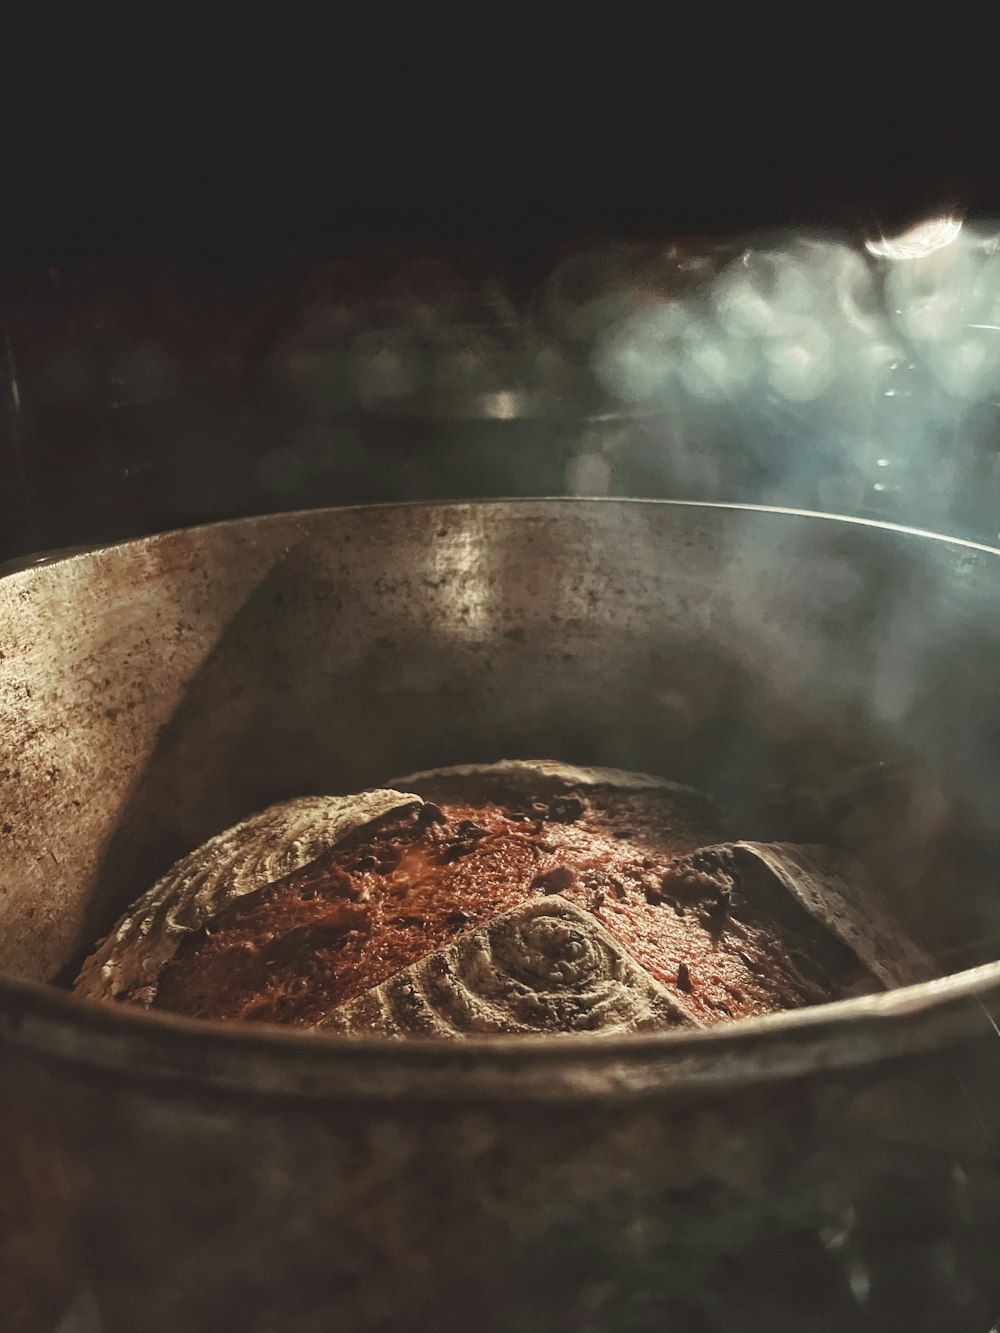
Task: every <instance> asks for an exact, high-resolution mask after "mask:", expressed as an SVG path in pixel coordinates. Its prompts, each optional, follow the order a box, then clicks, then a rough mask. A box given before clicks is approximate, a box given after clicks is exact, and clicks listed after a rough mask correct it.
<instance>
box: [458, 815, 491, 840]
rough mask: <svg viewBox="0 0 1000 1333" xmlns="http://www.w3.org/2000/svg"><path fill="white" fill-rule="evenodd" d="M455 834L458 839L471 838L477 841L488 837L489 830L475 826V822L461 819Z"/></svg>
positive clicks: (480, 825) (478, 825)
mask: <svg viewBox="0 0 1000 1333" xmlns="http://www.w3.org/2000/svg"><path fill="white" fill-rule="evenodd" d="M456 831H457V833H458V836H459V837H460V838H463V839H468V838H471V839H473V840H475V841H478V840H479V839H480V838H486V837H489V832H490V831H489V829H488V828H483V826H482V824H477V823H476V822H475V820H472V819H463V820H461V821H460V822H459V824H458V828H457V830H456Z"/></svg>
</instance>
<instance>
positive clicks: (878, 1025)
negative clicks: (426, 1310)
mask: <svg viewBox="0 0 1000 1333" xmlns="http://www.w3.org/2000/svg"><path fill="white" fill-rule="evenodd" d="M640 504H641V505H651V506H652V505H657V506H666V505H670V506H674V507H676V508H683V509H719V510H729V511H735V512H739V513H747V512H750V513H765V514H773V515H781V516H787V517H799V518H807V519H822V520H824V521H826V522H830V523H839V524H852V525H855V526H859V527H863V528H874V529H879V530H883V531H888V532H893V533H896V534H899V535H902V536H909V537H920V538H924V539H931V540H933V541H937V542H941V543H944V544H945V545H947V546H950V547H956V548H959V549H963V550H972V551H977V552H981V553H983V554H986V555H990V556H993V557H1000V549H998V548H996V547H992V546H987V545H985V544H983V543H979V542H974V541H970V540H967V539H965V538H957V537H948V536H946V535H944V534H941V533H935V532H928V531H925V530H923V529H920V528H912V527H907V526H903V525H900V524H895V523H888V522H884V521H880V520H871V519H862V518H854V517H851V516H848V515H839V514H826V513H819V512H815V511H811V510H806V509H793V508H786V507H781V506H771V505H747V504H729V503H722V502H716V501H686V500H654V499H649V500H646V499H642V500H631V499H620V498H618V497H594V498H581V499H576V498H574V497H551V498H548V497H539V498H537V499H511V500H501V499H493V500H472V501H412V502H405V503H397V504H383V505H351V506H330V507H326V508H317V509H311V510H294V511H289V512H285V513H280V514H268V515H262V516H257V517H250V518H239V519H228V520H224V521H222V522H219V523H212V524H205V525H201V526H199V527H197V528H179V529H174V530H173V531H171V532H165V533H157V534H153V535H152V536H147V537H139V538H131V539H128V540H126V541H122V542H116V543H110V544H108V545H101V546H95V547H90V548H83V549H81V548H73V549H71V550H69V551H65V552H58V551H56V552H48V553H43V554H41V555H35V556H31V557H28V558H27V559H26V560H25V561H21V562H15V568H13V569H12V568H11V566H10V565H7V566H5V567H4V568H3V569H2V570H0V574H2V576H3V577H16V576H17V574H18V573H24V572H27V571H30V570H32V569H34V568H39V567H42V566H48V565H49V564H52V563H57V562H61V561H63V560H73V559H78V558H81V557H82V556H84V555H88V554H96V553H100V552H104V551H110V550H114V549H117V548H119V547H126V548H127V547H129V546H137V547H138V546H148V545H149V544H150V543H151V542H159V541H169V540H170V539H172V538H174V539H176V538H178V537H184V536H187V535H189V534H191V533H193V532H203V531H205V529H212V528H222V529H234V528H239V527H241V526H244V527H245V526H246V525H248V524H254V525H259V524H261V523H265V524H268V523H275V524H281V523H282V522H285V523H287V522H288V521H289V520H290V519H295V518H304V519H307V518H310V517H315V516H318V515H324V514H332V513H345V512H355V511H359V510H364V511H368V510H380V511H381V510H394V509H404V508H405V509H411V508H417V509H425V510H434V511H440V510H441V509H448V510H455V509H482V508H488V507H489V508H493V507H499V506H504V507H505V508H506V509H508V510H510V508H511V507H515V508H518V509H526V510H532V509H537V508H539V507H541V506H543V505H559V506H560V507H561V506H563V505H572V506H576V507H580V508H582V507H583V506H585V505H586V506H589V505H618V506H628V507H632V506H634V505H640ZM989 1002H992V1003H993V1008H994V1010H995V1011H996V1012H997V1013H1000V961H997V962H991V963H986V964H983V965H982V966H979V967H975V968H967V969H965V970H963V971H960V972H955V973H951V974H948V975H945V976H943V977H939V978H935V979H934V980H932V981H924V982H919V983H916V984H914V985H910V986H905V987H900V988H897V989H895V990H892V991H887V992H884V993H880V994H878V995H868V996H863V997H859V998H855V999H847V1000H838V1001H834V1002H832V1003H829V1004H824V1005H817V1006H815V1007H810V1008H807V1009H799V1010H793V1011H790V1012H788V1013H780V1014H770V1015H767V1016H765V1017H762V1018H751V1019H742V1020H740V1021H737V1022H735V1023H724V1024H719V1025H717V1026H715V1027H712V1028H709V1029H704V1030H700V1031H693V1032H688V1031H684V1032H679V1033H633V1034H627V1035H620V1036H593V1037H591V1038H589V1039H587V1038H583V1037H581V1036H580V1035H573V1034H563V1035H557V1036H544V1037H524V1036H520V1037H478V1038H469V1039H467V1040H464V1041H462V1042H460V1043H455V1042H450V1041H444V1040H435V1039H413V1040H410V1041H406V1042H394V1041H388V1040H385V1039H375V1038H355V1037H344V1036H342V1035H338V1034H331V1033H321V1032H316V1033H313V1032H303V1031H301V1030H299V1029H291V1028H287V1027H282V1026H278V1025H271V1024H258V1023H254V1024H236V1023H224V1022H212V1021H207V1020H204V1019H191V1018H186V1017H183V1016H181V1015H176V1014H170V1013H166V1012H162V1011H154V1010H145V1009H140V1008H138V1007H133V1006H129V1005H121V1004H115V1003H108V1002H100V1001H90V1000H83V999H81V998H79V997H77V996H74V995H72V994H71V993H70V992H67V991H64V990H61V989H59V988H57V987H56V986H54V985H51V984H49V983H42V982H28V981H19V980H16V979H14V978H11V977H3V976H0V1043H2V1044H5V1045H9V1046H11V1047H16V1048H21V1049H28V1050H31V1051H33V1052H35V1053H37V1054H40V1055H42V1056H44V1057H48V1058H49V1059H52V1060H56V1061H59V1062H66V1063H71V1064H74V1065H77V1066H82V1067H85V1068H87V1069H101V1070H103V1071H105V1072H111V1073H114V1074H117V1075H118V1076H119V1077H121V1078H124V1079H126V1080H128V1081H134V1080H137V1079H145V1078H147V1077H153V1078H156V1079H163V1078H166V1079H169V1080H172V1081H177V1080H179V1081H181V1082H183V1083H191V1082H193V1083H196V1084H199V1085H209V1086H212V1087H214V1088H217V1089H219V1090H223V1089H228V1090H231V1091H240V1092H255V1093H258V1094H264V1095H268V1096H273V1095H279V1096H293V1097H310V1098H311V1097H320V1098H322V1099H324V1100H342V1099H345V1098H347V1099H350V1100H357V1099H371V1098H374V1099H382V1098H384V1097H399V1096H410V1097H419V1098H432V1099H437V1098H448V1099H452V1098H456V1097H461V1098H469V1099H482V1098H484V1097H488V1098H490V1099H491V1100H495V1099H498V1098H499V1099H507V1098H514V1099H523V1098H529V1099H537V1100H567V1099H568V1100H575V1099H578V1098H581V1097H584V1098H594V1097H607V1096H615V1097H622V1096H642V1095H648V1094H651V1093H656V1092H663V1091H665V1090H668V1089H669V1090H670V1091H671V1092H683V1091H684V1090H686V1089H691V1090H695V1089H697V1088H705V1087H711V1088H713V1089H715V1090H722V1089H723V1088H725V1087H727V1086H740V1085H745V1084H747V1083H755V1082H761V1081H769V1080H773V1079H778V1078H781V1079H784V1078H789V1077H797V1076H808V1075H815V1074H821V1073H823V1072H824V1071H832V1070H835V1069H839V1068H844V1067H849V1066H857V1065H863V1064H869V1063H872V1062H874V1061H879V1060H883V1059H889V1058H898V1057H902V1056H905V1055H909V1054H916V1053H918V1052H920V1051H925V1050H928V1049H935V1048H939V1047H942V1046H948V1045H956V1044H959V1043H962V1042H965V1041H970V1040H972V1041H974V1040H989V1041H992V1040H994V1039H1000V1024H998V1020H997V1018H996V1017H994V1014H993V1013H992V1012H991V1008H990V1004H989Z"/></svg>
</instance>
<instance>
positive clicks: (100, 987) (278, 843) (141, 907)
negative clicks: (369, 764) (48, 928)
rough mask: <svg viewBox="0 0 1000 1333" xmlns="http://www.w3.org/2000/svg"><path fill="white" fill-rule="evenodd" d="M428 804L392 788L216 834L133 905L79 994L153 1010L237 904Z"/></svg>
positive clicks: (311, 803)
mask: <svg viewBox="0 0 1000 1333" xmlns="http://www.w3.org/2000/svg"><path fill="white" fill-rule="evenodd" d="M423 803H424V802H423V799H422V797H420V796H416V795H414V794H412V793H408V792H400V791H394V790H389V789H386V788H378V789H376V790H374V791H367V792H361V793H359V794H358V795H354V796H302V797H299V798H297V799H296V800H292V801H282V802H281V803H280V804H278V805H272V806H268V808H267V809H266V810H262V811H260V812H259V813H258V814H256V815H251V816H250V817H249V818H248V819H244V820H241V821H240V823H239V824H235V825H234V826H233V827H232V828H229V829H226V830H225V831H224V832H222V833H217V834H216V835H215V837H213V838H209V840H208V841H207V842H204V843H202V845H201V846H200V847H197V848H195V850H194V851H193V852H189V853H188V855H187V856H185V857H182V858H181V860H179V861H178V862H177V863H176V864H175V865H173V866H172V867H171V868H170V869H169V870H168V871H167V873H166V874H165V875H163V876H162V878H160V879H158V880H157V881H156V883H155V884H154V885H153V887H152V888H151V889H149V890H148V891H147V892H146V893H144V894H143V895H142V897H141V898H139V899H138V900H137V901H136V902H135V903H133V905H132V906H131V907H130V908H129V909H128V911H127V912H126V913H125V915H124V916H123V917H121V918H120V920H119V921H118V923H117V924H116V925H115V927H114V929H113V930H112V931H111V933H110V934H109V935H108V936H107V937H106V938H105V939H104V940H103V941H102V942H101V943H100V945H99V946H98V947H97V949H96V950H95V951H94V953H92V954H91V955H90V957H89V958H88V959H87V960H86V962H85V963H84V964H83V967H82V968H81V970H80V975H79V977H78V978H77V981H76V984H75V986H74V990H75V992H76V994H78V995H82V996H84V997H86V998H89V999H95V1000H130V1001H132V1002H134V1003H137V1004H145V1005H147V1006H148V1005H150V1004H152V1002H153V1000H154V999H155V997H156V987H157V982H158V981H159V977H160V974H161V973H162V971H163V969H164V968H165V967H166V965H167V964H168V963H169V962H170V960H171V959H172V958H173V957H174V956H175V955H176V953H177V951H178V949H180V947H181V945H182V943H183V942H184V940H185V939H186V938H187V937H188V936H190V935H192V934H194V933H195V932H196V931H199V930H202V929H203V928H204V927H205V926H206V925H208V924H209V923H210V922H211V921H212V919H213V917H216V916H218V914H219V913H220V912H221V911H222V910H223V909H224V908H226V907H228V906H229V904H230V903H233V902H235V901H236V899H237V898H242V897H244V896H245V895H246V894H248V893H254V892H256V891H257V890H258V889H265V888H266V887H267V886H268V885H269V884H274V883H275V882H276V881H277V880H279V879H284V878H285V876H286V875H290V874H292V873H293V872H294V871H296V870H301V869H303V868H304V867H305V866H308V865H311V864H312V862H314V861H318V860H319V858H320V857H321V856H323V855H325V854H326V853H327V852H328V851H330V850H331V849H332V848H334V847H336V846H337V844H338V843H340V842H342V841H343V840H344V838H346V837H348V836H349V835H350V834H351V833H354V832H355V830H357V829H360V828H363V827H364V826H365V825H366V824H371V823H373V822H375V821H376V820H379V819H383V818H385V816H386V815H391V814H393V813H394V812H396V811H402V810H406V809H408V808H411V807H413V806H420V805H423Z"/></svg>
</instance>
